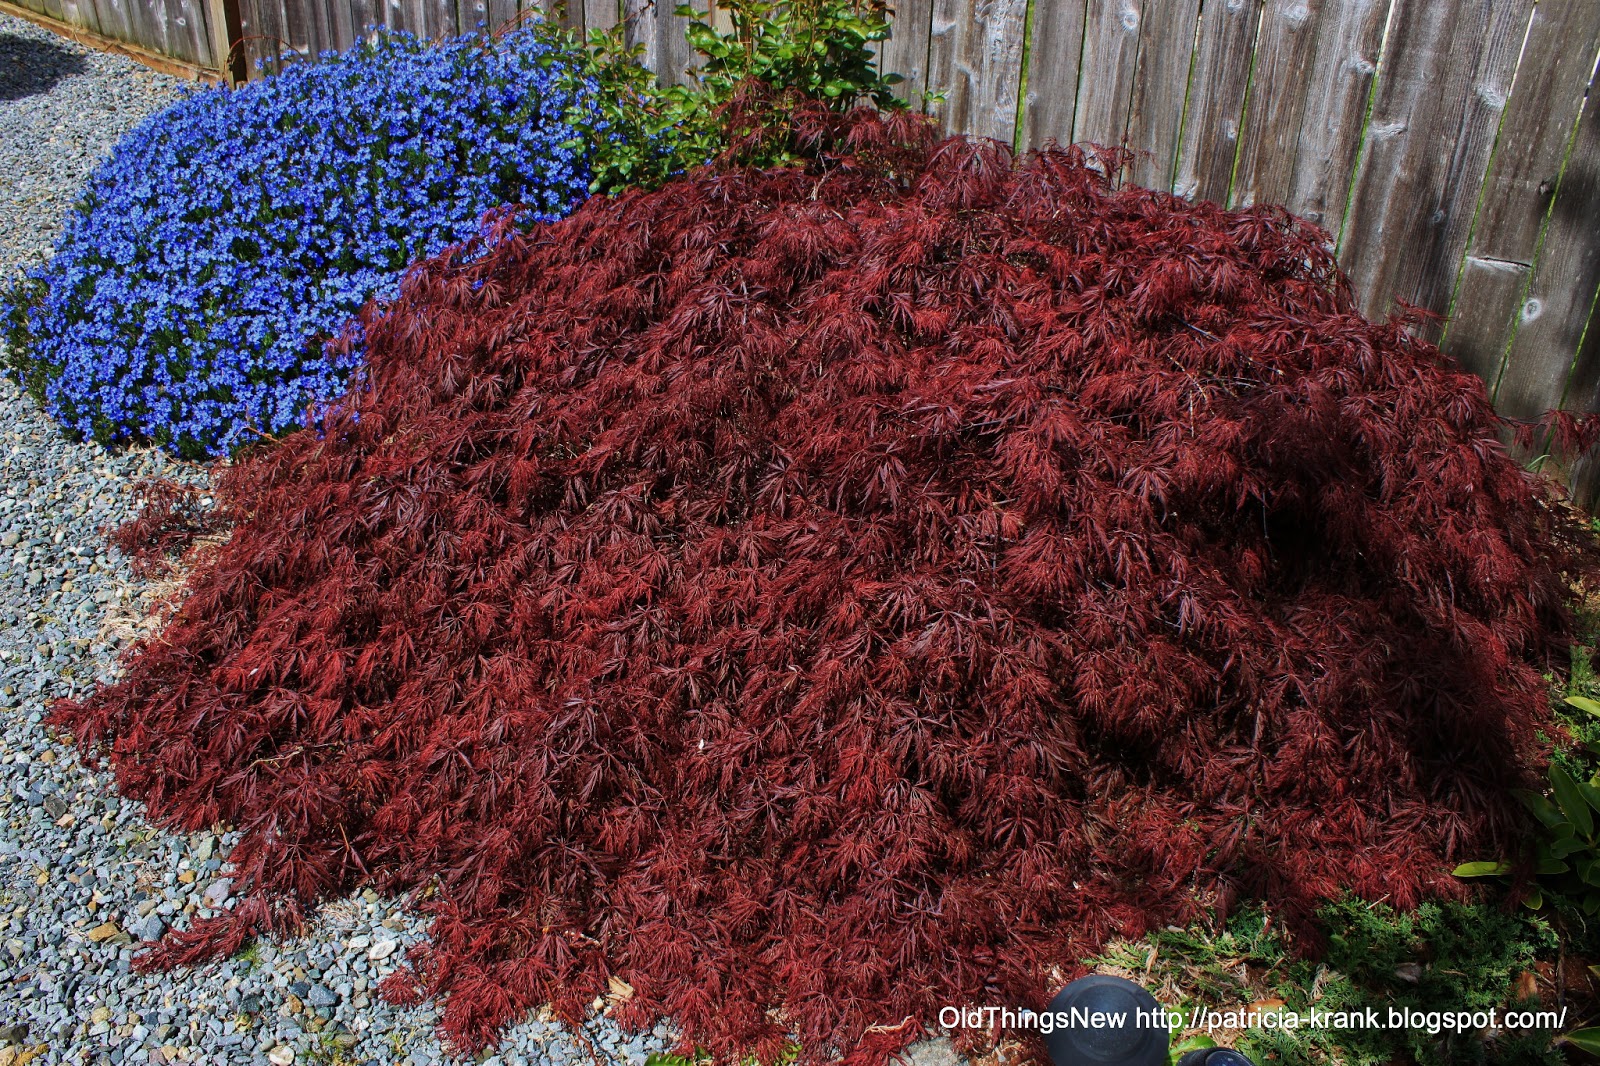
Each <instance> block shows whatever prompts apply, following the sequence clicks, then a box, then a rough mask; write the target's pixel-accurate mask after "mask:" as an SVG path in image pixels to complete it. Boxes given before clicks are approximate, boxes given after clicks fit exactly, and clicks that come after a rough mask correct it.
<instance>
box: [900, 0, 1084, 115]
mask: <svg viewBox="0 0 1600 1066" xmlns="http://www.w3.org/2000/svg"><path fill="white" fill-rule="evenodd" d="M1085 8H1086V3H1085V0H1049V2H1047V3H1039V2H1035V4H1034V9H1033V38H1032V40H1031V41H1030V42H1029V47H1028V91H1027V92H1026V93H1024V94H1023V96H1024V99H1023V103H1022V143H1023V144H1026V145H1042V144H1047V143H1049V142H1051V141H1055V142H1058V143H1061V144H1071V143H1072V117H1073V114H1074V112H1075V111H1076V110H1077V106H1078V70H1079V62H1080V61H1081V60H1082V58H1083V26H1084V14H1085ZM889 58H890V53H889V52H887V51H886V52H884V69H885V70H886V71H887V70H892V69H893V68H892V67H891V66H890V64H889Z"/></svg>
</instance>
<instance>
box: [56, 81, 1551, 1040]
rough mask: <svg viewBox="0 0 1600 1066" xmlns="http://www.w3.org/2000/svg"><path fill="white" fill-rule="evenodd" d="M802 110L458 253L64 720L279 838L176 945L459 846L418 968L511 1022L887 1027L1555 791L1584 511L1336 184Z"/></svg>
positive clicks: (992, 996) (1374, 868)
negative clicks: (1561, 692)
mask: <svg viewBox="0 0 1600 1066" xmlns="http://www.w3.org/2000/svg"><path fill="white" fill-rule="evenodd" d="M808 123H809V124H810V125H809V126H808V125H807V124H808ZM800 135H801V136H802V137H805V138H809V139H810V143H814V144H818V145H820V146H822V149H823V150H822V153H821V156H822V157H821V159H820V161H817V162H813V163H811V164H809V165H807V166H796V167H789V168H780V169H773V170H766V171H761V170H753V169H752V170H731V171H724V172H714V171H702V172H697V173H696V174H694V175H692V176H690V177H688V178H686V179H681V180H677V181H673V182H669V183H668V184H667V185H665V186H664V187H663V188H661V189H660V190H659V191H655V192H650V193H639V192H635V193H628V194H624V195H621V196H618V197H615V198H607V197H600V198H595V199H592V200H590V201H589V202H587V203H586V204H585V205H584V206H583V207H582V208H580V209H579V210H578V211H577V212H576V213H575V214H574V215H572V216H571V217H569V218H567V219H565V220H563V221H560V222H557V223H554V224H551V225H547V226H541V227H538V228H536V229H534V230H533V231H532V232H530V233H527V234H522V235H511V236H507V237H506V238H505V239H503V240H497V239H496V238H495V236H494V235H490V236H489V237H488V238H486V239H485V241H482V242H477V243H472V244H469V245H467V246H465V247H463V248H461V249H457V250H454V251H452V252H449V253H447V254H445V255H443V256H441V257H438V258H436V259H433V260H430V261H428V262H426V263H424V264H422V265H421V266H420V267H419V268H418V269H417V270H416V271H415V272H413V273H412V274H411V275H409V277H408V279H407V281H406V282H405V283H404V285H403V286H402V290H401V293H400V295H399V297H398V298H397V299H396V301H395V302H394V303H393V304H392V305H391V306H390V307H389V308H388V309H387V311H384V312H382V313H379V312H378V311H377V310H373V311H369V312H367V313H364V315H363V323H364V328H365V333H366V338H367V353H368V370H367V374H366V378H365V387H364V388H363V389H360V390H355V391H352V392H351V393H350V394H349V395H348V396H347V397H346V398H345V399H344V400H343V401H341V402H340V404H338V405H336V406H334V407H332V408H330V409H329V411H328V412H327V414H326V415H325V418H324V420H323V423H322V433H321V434H309V433H307V434H297V435H293V436H291V437H289V438H287V439H286V440H284V441H283V442H282V444H281V445H280V446H278V447H275V448H271V449H262V450H259V451H257V452H254V453H248V454H247V455H246V456H245V457H244V458H243V459H242V460H241V461H240V462H239V463H237V464H236V465H235V466H234V467H233V468H232V469H231V470H229V471H228V472H226V473H225V475H224V476H223V480H222V482H221V484H220V486H219V494H220V498H221V501H222V504H223V507H224V508H225V513H226V516H227V518H228V519H229V520H230V521H231V522H232V523H233V525H234V528H233V535H232V538H231V540H230V541H229V542H228V543H227V544H225V545H223V546H221V547H219V548H218V549H217V550H216V552H215V553H214V554H213V555H211V556H209V557H208V559H207V561H206V562H205V564H204V565H203V566H202V567H200V568H199V569H198V570H197V571H196V572H195V574H194V575H193V576H192V577H191V579H190V581H191V594H190V596H189V598H188V599H187V600H186V601H185V603H184V604H183V606H182V609H181V611H180V612H179V613H178V615H177V617H176V618H175V620H174V621H173V623H172V624H171V625H170V626H169V627H168V629H167V630H166V632H165V633H164V634H163V636H162V639H161V640H160V641H159V642H153V643H150V644H148V645H146V646H144V647H142V648H140V649H139V650H138V651H137V652H136V653H135V654H133V655H132V656H131V657H130V659H129V660H128V662H127V664H126V667H127V669H126V674H125V675H124V677H123V679H122V680H121V681H120V682H119V683H117V684H116V685H114V686H111V687H108V688H106V689H103V690H101V691H100V692H98V693H96V694H95V695H93V696H92V697H91V698H89V699H88V700H86V701H84V702H81V703H67V704H63V705H61V706H60V707H59V709H58V711H57V713H56V717H55V721H56V723H57V724H58V725H60V726H63V727H66V728H68V729H70V730H72V731H73V733H74V734H75V735H76V736H78V737H79V738H80V740H81V741H82V743H83V744H84V745H86V747H87V748H88V749H90V750H96V751H101V752H104V753H105V754H106V755H107V756H108V758H109V760H110V762H111V764H112V765H113V766H114V767H115V769H116V771H117V774H118V778H119V781H120V783H121V785H122V787H123V788H124V789H126V790H127V791H128V792H130V793H131V794H132V795H134V796H136V797H138V798H140V799H143V800H145V801H147V802H148V803H149V805H150V812H151V814H152V816H153V817H155V818H157V819H161V820H163V821H165V822H167V823H169V824H173V825H177V826H182V827H185V828H191V829H193V828H199V827H202V826H206V825H209V824H211V823H213V822H216V821H219V820H225V821H228V822H231V823H234V824H236V825H237V826H238V827H239V828H240V830H241V831H242V833H243V837H242V843H241V844H240V846H239V847H238V848H237V850H236V851H235V852H234V854H233V856H232V860H233V861H234V862H235V863H237V864H238V870H239V873H238V879H239V880H238V885H239V887H240V890H241V891H242V892H243V894H244V898H243V899H242V900H241V902H240V904H239V906H238V907H237V909H236V910H234V911H233V912H232V913H230V914H228V915H225V916H222V917H220V918H217V919H215V920H208V921H203V922H199V923H196V925H195V926H194V928H193V929H191V930H189V931H186V932H173V933H171V934H169V935H168V938H167V939H166V940H165V941H164V942H163V943H162V944H161V945H160V946H159V947H158V948H157V949H155V950H154V951H153V953H151V954H150V955H148V956H147V957H146V958H145V959H144V961H143V964H144V965H170V964H175V963H182V962H188V961H193V960H198V959H201V958H205V957H207V956H210V955H214V954H216V953H219V952H229V951H232V950H236V949H237V948H238V946H239V945H240V944H241V943H243V942H244V940H245V939H246V938H247V937H249V936H251V935H254V934H256V933H258V932H281V931H284V930H286V929H289V928H292V927H293V926H294V925H295V923H296V922H298V921H299V920H300V917H301V915H302V914H303V913H304V909H305V908H306V907H307V906H308V905H310V904H312V903H314V902H315V901H316V900H318V899H321V898H323V897H326V896H328V895H329V894H332V893H339V892H343V891H347V890H348V889H350V888H351V887H352V886H354V885H357V884H361V883H371V884H373V885H376V886H378V887H379V888H381V889H384V890H390V891H403V890H410V889H422V888H430V889H432V890H433V892H432V893H431V894H430V896H429V898H428V900H427V902H426V904H425V905H426V906H427V907H428V908H429V909H430V910H431V912H432V914H433V916H434V918H435V922H434V925H433V928H432V938H431V941H430V942H429V943H428V944H427V945H426V946H424V947H422V948H420V949H418V950H416V951H414V952H412V954H411V957H410V965H411V967H412V969H411V970H410V971H408V972H407V973H406V975H405V976H404V977H402V978H401V979H399V980H397V981H394V982H391V983H390V984H389V986H388V991H389V993H390V994H391V995H395V996H397V997H400V998H408V997H412V996H415V995H419V994H443V995H446V996H447V997H448V998H447V1002H446V1004H445V1009H444V1021H443V1024H444V1026H445V1029H446V1030H447V1032H448V1033H449V1034H450V1035H451V1036H453V1037H454V1038H455V1039H457V1040H458V1041H460V1042H461V1043H463V1044H466V1045H477V1044H480V1043H482V1042H485V1041H488V1040H491V1039H492V1038H493V1034H494V1032H495V1030H496V1027H498V1026H500V1025H502V1024H505V1023H506V1022H508V1021H510V1020H512V1019H514V1018H515V1017H517V1016H518V1014H519V1012H522V1011H524V1010H526V1009H528V1008H529V1007H532V1006H534V1005H537V1004H539V1003H542V1002H545V1001H546V1000H553V1001H554V1002H555V1003H556V1005H557V1006H558V1008H560V1009H561V1010H563V1011H564V1012H566V1013H567V1014H568V1015H569V1016H575V1015H578V1014H581V1013H582V1012H583V1011H584V1010H585V1007H586V1004H587V1002H588V1001H589V1000H590V999H591V998H592V997H593V996H594V995H596V994H599V993H603V992H604V990H605V989H606V980H607V978H608V976H610V975H612V974H615V975H618V976H620V977H622V978H623V979H624V980H626V981H627V982H628V983H629V984H630V985H632V986H633V988H634V989H635V990H636V994H635V996H634V997H633V998H632V999H631V1000H630V1001H629V1002H628V1003H627V1004H626V1005H625V1006H623V1007H622V1008H620V1009H621V1010H622V1012H623V1015H624V1017H625V1018H626V1019H628V1020H630V1021H635V1022H640V1023H643V1022H645V1021H647V1020H649V1019H651V1018H653V1017H655V1016H657V1015H659V1014H663V1013H664V1014H669V1015H671V1016H673V1017H674V1018H675V1019H676V1020H677V1022H678V1023H679V1024H680V1025H681V1026H682V1027H683V1031H684V1033H685V1034H686V1038H687V1039H688V1040H690V1041H694V1042H698V1043H700V1044H703V1045H705V1046H707V1047H709V1048H710V1049H712V1050H714V1051H715V1052H717V1053H718V1054H719V1055H720V1056H729V1057H731V1056H732V1055H733V1054H734V1053H735V1052H741V1051H745V1050H755V1051H758V1052H764V1053H767V1054H770V1053H772V1052H774V1051H775V1049H777V1048H778V1047H779V1046H780V1045H781V1043H782V1042H783V1040H784V1039H785V1034H786V1032H788V1031H793V1032H795V1033H796V1034H798V1036H799V1038H800V1041H801V1045H802V1048H803V1054H804V1056H806V1057H807V1058H809V1059H823V1058H827V1057H830V1056H832V1055H834V1054H841V1053H842V1054H849V1055H852V1056H856V1057H860V1058H863V1059H869V1060H876V1059H881V1057H882V1056H883V1055H884V1054H886V1053H887V1052H888V1051H890V1050H893V1049H895V1048H899V1047H901V1046H903V1045H904V1044H906V1043H907V1042H908V1041H910V1040H911V1039H913V1038H915V1037H916V1036H917V1035H918V1034H919V1033H920V1032H921V1030H922V1027H923V1026H924V1025H925V1024H931V1023H932V1021H933V1019H934V1017H935V1012H936V1010H937V1008H938V1007H939V1006H941V1005H945V1004H967V1003H998V1002H1009V1003H1018V1004H1032V1005H1035V1006H1038V1005H1041V1004H1042V1003H1043V1002H1044V1000H1045V998H1046V997H1047V994H1048V993H1049V992H1050V991H1053V990H1054V989H1055V988H1056V987H1059V982H1060V981H1061V980H1062V979H1063V978H1065V977H1067V976H1070V975H1071V974H1072V972H1073V969H1074V965H1075V964H1074V962H1073V960H1076V959H1080V958H1082V957H1084V956H1085V955H1087V954H1088V953H1090V952H1092V951H1093V950H1095V949H1096V948H1097V947H1098V946H1100V945H1101V944H1102V943H1103V942H1105V941H1106V940H1107V938H1109V937H1112V936H1129V935H1136V934H1137V933H1138V932H1140V931H1141V930H1143V929H1145V928H1147V927H1148V926H1149V925H1150V924H1151V923H1163V924H1165V923H1169V922H1173V923H1182V922H1183V921H1185V920H1187V919H1189V918H1193V917H1196V916H1198V915H1199V914H1200V913H1202V910H1203V909H1205V908H1216V909H1218V910H1220V911H1222V912H1226V911H1227V910H1228V909H1229V907H1230V906H1231V905H1232V904H1233V902H1234V901H1236V900H1237V899H1240V898H1244V897H1254V898H1260V899H1263V900H1265V901H1267V902H1268V904H1269V905H1270V906H1272V907H1273V908H1274V910H1275V912H1276V913H1280V914H1283V915H1284V916H1285V917H1286V918H1287V919H1288V920H1289V921H1290V922H1291V923H1301V924H1304V923H1306V922H1308V921H1309V919H1310V916H1311V915H1313V914H1314V913H1315V911H1316V909H1317V908H1318V906H1319V905H1320V904H1322V903H1323V902H1325V901H1328V900H1331V899H1336V898H1338V897H1340V896H1341V895H1342V894H1343V893H1344V892H1345V891H1346V890H1349V891H1351V892H1354V893H1356V894H1357V895H1359V896H1363V897H1366V898H1369V899H1379V898H1382V899H1386V900H1388V901H1390V902H1391V903H1393V904H1395V905H1397V906H1400V907H1410V906H1414V905H1416V904H1417V903H1419V902H1420V901H1422V900H1423V899H1425V898H1427V897H1429V896H1433V895H1451V894H1459V893H1462V892H1464V891H1466V889H1465V888H1464V887H1463V886H1462V885H1461V884H1460V883H1458V882H1456V881H1454V880H1453V879H1452V878H1451V877H1450V873H1449V870H1450V867H1451V865H1452V864H1453V863H1454V862H1455V861H1459V860H1460V859H1461V858H1462V857H1463V856H1473V855H1480V854H1484V853H1491V854H1498V853H1500V852H1499V851H1497V850H1496V849H1498V848H1502V847H1506V848H1509V847H1510V846H1511V845H1512V844H1513V842H1515V841H1516V840H1517V839H1519V833H1520V832H1521V830H1522V828H1523V822H1522V816H1521V815H1520V814H1519V810H1520V809H1519V808H1517V807H1516V805H1515V803H1514V801H1511V800H1509V799H1508V798H1507V792H1508V790H1509V789H1510V788H1512V787H1513V786H1520V785H1527V784H1530V783H1532V782H1533V781H1534V780H1535V779H1536V776H1535V773H1534V772H1533V771H1532V770H1531V769H1530V767H1531V766H1532V765H1534V764H1535V763H1536V762H1537V760H1538V759H1539V757H1540V755H1541V753H1540V751H1539V744H1540V741H1539V738H1538V731H1539V730H1540V729H1541V728H1547V727H1548V726H1549V723H1550V721H1551V719H1550V713H1549V707H1548V693H1547V686H1546V683H1545V681H1544V679H1543V678H1542V677H1541V671H1542V670H1544V669H1546V668H1547V667H1548V666H1549V665H1550V663H1551V661H1552V658H1553V656H1558V655H1563V656H1564V655H1565V654H1566V648H1565V644H1564V643H1563V639H1564V634H1565V632H1566V629H1567V627H1568V620H1567V618H1566V616H1565V615H1564V613H1563V611H1562V608H1561V603H1562V599H1563V591H1564V587H1563V578H1562V573H1561V567H1562V566H1563V565H1564V560H1563V558H1562V556H1561V553H1560V552H1559V551H1558V550H1557V549H1556V548H1555V547H1553V546H1552V544H1553V542H1552V540H1551V536H1550V534H1551V525H1552V523H1553V521H1554V520H1553V519H1552V518H1551V516H1550V512H1549V511H1548V509H1547V508H1546V506H1545V503H1544V499H1543V496H1542V491H1543V490H1542V489H1541V488H1540V487H1539V486H1538V485H1537V484H1536V483H1535V482H1533V481H1532V480H1530V479H1529V478H1528V477H1527V476H1526V475H1525V474H1524V473H1523V472H1522V471H1521V470H1520V469H1518V468H1517V467H1516V466H1515V465H1514V464H1513V463H1512V462H1511V461H1510V460H1509V459H1508V458H1507V457H1506V455H1505V453H1504V451H1503V449H1502V447H1501V445H1500V444H1499V442H1498V439H1497V433H1498V430H1499V424H1498V423H1497V421H1496V419H1495V417H1494V415H1493V413H1492V411H1491V409H1490V406H1489V403H1488V401H1487V399H1486V398H1485V396H1484V391H1483V387H1482V385H1481V383H1480V382H1479V381H1478V380H1477V379H1476V378H1474V377H1472V376H1470V375H1468V374H1465V373H1462V372H1460V371H1459V370H1457V369H1456V368H1455V367H1453V366H1452V365H1450V364H1449V363H1448V362H1447V361H1446V360H1445V359H1444V358H1443V357H1441V355H1440V354H1439V352H1438V351H1437V350H1436V349H1435V348H1434V347H1432V346H1430V345H1428V344H1426V343H1423V342H1420V341H1418V340H1416V339H1415V338H1413V337H1412V336H1411V335H1409V334H1408V333H1407V332H1406V330H1405V328H1404V325H1403V323H1400V322H1398V321H1396V322H1388V323H1372V322H1368V321H1366V320H1365V319H1363V318H1362V317H1361V315H1360V314H1359V313H1358V311H1357V309H1356V307H1355V304H1354V301H1353V300H1352V297H1351V294H1350V290H1349V288H1348V285H1347V283H1346V282H1345V281H1344V279H1343V278H1342V277H1341V276H1340V274H1339V272H1338V270H1337V267H1336V265H1335V263H1334V260H1333V258H1332V256H1331V254H1330V253H1329V251H1328V243H1327V240H1326V235H1325V234H1323V233H1322V232H1321V231H1319V230H1317V229H1316V228H1314V227H1312V226H1310V225H1308V224H1306V223H1303V222H1299V221H1297V220H1295V219H1292V218H1290V217H1289V216H1287V215H1286V214H1284V213H1283V212H1282V211H1281V210H1278V209H1275V208H1268V207H1257V208H1251V209H1247V210H1241V211H1233V212H1229V211H1223V210H1222V209H1220V208H1218V207H1216V206H1215V205H1211V204H1189V203H1186V202H1184V201H1181V200H1178V199H1175V198H1173V197H1170V196H1166V195H1162V194H1157V193H1153V192H1149V191H1147V190H1143V189H1138V188H1134V187H1131V186H1125V187H1123V188H1121V189H1118V190H1113V189H1111V188H1110V187H1109V186H1108V183H1107V181H1106V180H1105V178H1104V176H1103V171H1104V170H1105V169H1107V168H1114V167H1115V166H1116V165H1117V164H1118V163H1119V157H1117V156H1116V155H1114V154H1109V153H1108V154H1103V155H1098V156H1085V155H1084V154H1083V153H1082V152H1080V151H1078V150H1072V151H1067V152H1056V151H1051V152H1045V153H1042V154H1039V155H1034V156H1030V157H1028V158H1027V159H1025V160H1022V161H1020V162H1018V161H1016V160H1013V158H1012V157H1011V155H1010V153H1009V152H1007V151H1006V150H1004V149H1002V148H1000V147H999V146H997V145H994V144H972V143H966V142H963V141H960V140H951V141H945V142H935V141H934V139H933V134H932V133H930V132H929V131H928V129H927V128H926V127H925V126H923V125H921V124H920V123H919V122H918V121H917V120H916V119H914V118H911V117H907V116H904V115H898V116H891V117H889V118H887V119H885V118H882V117H879V116H874V115H871V114H869V113H866V112H855V113H852V114H850V115H848V116H845V117H839V116H828V115H825V114H818V115H811V116H808V117H806V116H803V121H802V124H801V130H800ZM771 1008H778V1010H777V1011H776V1012H774V1011H772V1010H771Z"/></svg>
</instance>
